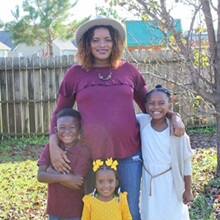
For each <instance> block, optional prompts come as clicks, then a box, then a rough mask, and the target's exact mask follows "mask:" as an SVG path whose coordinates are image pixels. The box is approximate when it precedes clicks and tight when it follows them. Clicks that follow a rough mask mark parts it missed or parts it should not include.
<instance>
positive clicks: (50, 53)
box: [48, 41, 53, 57]
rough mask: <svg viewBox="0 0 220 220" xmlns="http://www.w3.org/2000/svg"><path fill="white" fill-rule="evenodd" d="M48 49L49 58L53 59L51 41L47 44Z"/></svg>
mask: <svg viewBox="0 0 220 220" xmlns="http://www.w3.org/2000/svg"><path fill="white" fill-rule="evenodd" d="M48 49H49V56H50V57H53V42H52V41H49V42H48Z"/></svg>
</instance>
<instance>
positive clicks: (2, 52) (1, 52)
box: [0, 42, 11, 57]
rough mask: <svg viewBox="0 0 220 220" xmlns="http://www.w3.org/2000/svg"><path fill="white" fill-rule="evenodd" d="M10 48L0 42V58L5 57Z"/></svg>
mask: <svg viewBox="0 0 220 220" xmlns="http://www.w3.org/2000/svg"><path fill="white" fill-rule="evenodd" d="M10 50H11V48H10V47H8V46H7V45H5V44H4V43H2V42H0V57H7V56H8V54H9V52H10Z"/></svg>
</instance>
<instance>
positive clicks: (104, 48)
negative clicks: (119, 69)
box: [91, 27, 113, 64]
mask: <svg viewBox="0 0 220 220" xmlns="http://www.w3.org/2000/svg"><path fill="white" fill-rule="evenodd" d="M112 47H113V41H112V38H111V35H110V33H109V30H108V29H107V28H104V27H100V28H96V29H95V30H94V34H93V37H92V40H91V51H92V55H93V56H94V62H95V64H108V63H109V57H110V55H111V52H112Z"/></svg>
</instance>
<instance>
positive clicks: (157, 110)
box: [145, 91, 171, 120]
mask: <svg viewBox="0 0 220 220" xmlns="http://www.w3.org/2000/svg"><path fill="white" fill-rule="evenodd" d="M145 107H146V110H147V112H148V113H149V114H150V116H151V117H152V119H156V120H159V119H163V118H165V117H166V114H167V112H168V111H169V110H170V107H171V103H170V101H169V98H168V96H167V95H166V94H165V93H163V92H160V91H155V92H153V93H152V94H151V95H150V97H149V98H148V100H147V103H146V105H145Z"/></svg>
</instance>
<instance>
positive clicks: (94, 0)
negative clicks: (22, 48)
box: [0, 0, 191, 31]
mask: <svg viewBox="0 0 220 220" xmlns="http://www.w3.org/2000/svg"><path fill="white" fill-rule="evenodd" d="M72 1H74V0H72ZM171 1H172V0H169V1H168V2H171ZM104 2H105V0H78V3H77V5H76V6H75V7H74V10H73V13H74V17H75V18H84V17H87V16H88V15H93V16H95V7H96V6H102V5H104ZM21 3H22V0H0V20H1V21H3V22H4V23H5V22H8V21H11V20H12V19H13V17H12V15H11V10H13V9H15V6H16V5H19V4H21ZM126 16H127V14H126ZM173 16H174V18H180V19H181V23H182V27H183V30H184V31H185V30H188V29H189V24H190V19H189V18H190V17H191V11H190V10H189V9H187V8H186V7H184V6H183V5H181V6H179V7H177V8H175V10H174V13H173ZM123 17H124V16H123ZM130 18H131V17H130ZM128 19H129V17H128Z"/></svg>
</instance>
